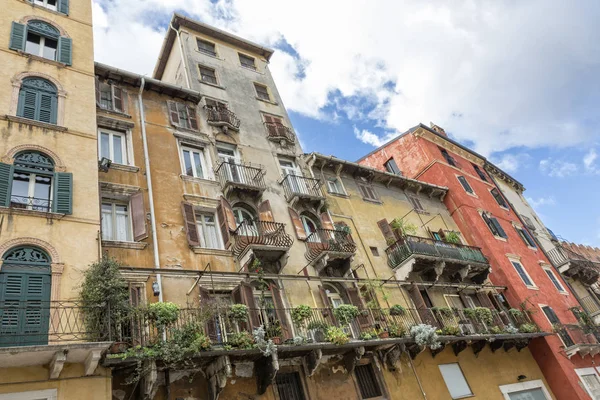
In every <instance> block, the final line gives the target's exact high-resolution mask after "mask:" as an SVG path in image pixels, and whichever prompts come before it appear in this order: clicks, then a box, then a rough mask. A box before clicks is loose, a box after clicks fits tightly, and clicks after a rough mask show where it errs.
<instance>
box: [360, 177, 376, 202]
mask: <svg viewBox="0 0 600 400" xmlns="http://www.w3.org/2000/svg"><path fill="white" fill-rule="evenodd" d="M356 185H357V186H358V190H359V191H360V194H361V195H362V197H363V199H364V200H372V201H379V196H378V195H377V192H376V191H375V188H373V186H372V185H371V184H370V183H367V182H356Z"/></svg>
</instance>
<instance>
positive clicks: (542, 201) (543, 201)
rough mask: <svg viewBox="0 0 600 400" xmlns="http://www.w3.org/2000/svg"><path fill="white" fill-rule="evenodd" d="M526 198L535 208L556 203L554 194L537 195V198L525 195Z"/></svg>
mask: <svg viewBox="0 0 600 400" xmlns="http://www.w3.org/2000/svg"><path fill="white" fill-rule="evenodd" d="M526 199H527V202H528V203H529V204H530V205H531V206H532V207H533V208H535V209H536V210H537V209H538V208H540V207H541V206H553V205H555V204H556V199H555V198H554V196H548V197H539V198H537V199H534V198H533V197H527V198H526Z"/></svg>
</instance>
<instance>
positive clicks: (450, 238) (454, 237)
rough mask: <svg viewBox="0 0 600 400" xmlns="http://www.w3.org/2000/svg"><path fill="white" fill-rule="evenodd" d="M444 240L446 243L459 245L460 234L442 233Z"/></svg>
mask: <svg viewBox="0 0 600 400" xmlns="http://www.w3.org/2000/svg"><path fill="white" fill-rule="evenodd" d="M444 239H445V241H446V242H448V243H453V244H460V243H461V242H460V234H459V233H458V232H455V231H446V232H444Z"/></svg>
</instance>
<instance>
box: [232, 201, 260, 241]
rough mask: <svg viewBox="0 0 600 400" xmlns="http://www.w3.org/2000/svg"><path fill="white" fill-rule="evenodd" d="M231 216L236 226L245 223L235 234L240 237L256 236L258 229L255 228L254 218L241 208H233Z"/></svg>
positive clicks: (245, 209)
mask: <svg viewBox="0 0 600 400" xmlns="http://www.w3.org/2000/svg"><path fill="white" fill-rule="evenodd" d="M233 216H234V217H235V224H236V226H238V227H239V226H240V225H241V224H242V223H244V222H245V225H244V227H242V228H241V230H238V232H237V234H238V235H241V236H258V227H257V226H256V217H255V216H254V215H253V214H252V213H251V212H250V211H248V209H247V208H245V207H243V206H236V207H233Z"/></svg>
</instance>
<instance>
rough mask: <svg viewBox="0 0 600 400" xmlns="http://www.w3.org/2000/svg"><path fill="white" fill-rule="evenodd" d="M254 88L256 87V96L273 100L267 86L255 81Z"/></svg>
mask: <svg viewBox="0 0 600 400" xmlns="http://www.w3.org/2000/svg"><path fill="white" fill-rule="evenodd" d="M254 89H256V96H257V97H258V98H259V99H261V100H265V101H271V96H270V95H269V89H267V87H266V86H263V85H259V84H258V83H255V84H254Z"/></svg>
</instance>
